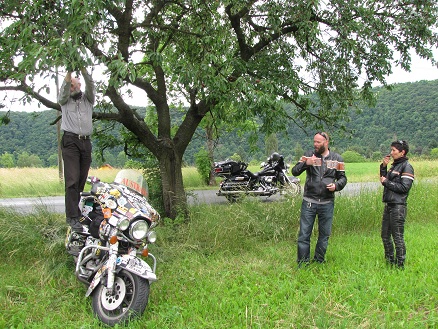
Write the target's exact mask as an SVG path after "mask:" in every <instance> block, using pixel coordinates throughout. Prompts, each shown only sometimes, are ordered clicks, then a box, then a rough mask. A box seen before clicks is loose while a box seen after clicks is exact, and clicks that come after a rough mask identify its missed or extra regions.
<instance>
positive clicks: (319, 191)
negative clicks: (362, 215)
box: [292, 132, 347, 266]
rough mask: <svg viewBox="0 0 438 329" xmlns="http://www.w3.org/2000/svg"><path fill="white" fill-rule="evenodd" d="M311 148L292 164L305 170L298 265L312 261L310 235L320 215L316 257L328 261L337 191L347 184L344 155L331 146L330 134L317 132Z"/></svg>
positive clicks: (297, 169)
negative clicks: (326, 257)
mask: <svg viewBox="0 0 438 329" xmlns="http://www.w3.org/2000/svg"><path fill="white" fill-rule="evenodd" d="M313 147H314V149H313V150H312V151H308V152H307V153H306V154H305V155H304V156H303V157H301V159H300V161H299V162H298V163H297V164H296V165H295V166H294V167H293V168H292V174H293V175H294V176H299V175H300V174H301V173H302V172H304V171H306V184H305V185H304V194H303V202H302V205H301V216H300V231H299V234H298V257H297V262H298V265H299V266H301V265H303V264H308V263H309V262H310V236H311V235H312V230H313V226H314V224H315V219H316V216H318V231H319V232H318V233H319V235H318V241H317V243H316V247H315V255H314V258H313V260H314V261H315V262H318V263H324V262H325V254H326V251H327V246H328V240H329V237H330V234H331V231H332V222H333V210H334V201H335V191H340V190H342V189H343V188H344V187H345V185H346V184H347V176H346V175H345V165H344V160H343V159H342V157H341V156H340V155H339V154H337V153H335V152H331V151H330V149H329V136H328V134H327V133H325V132H317V133H316V134H315V135H314V136H313Z"/></svg>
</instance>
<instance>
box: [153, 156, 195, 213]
mask: <svg viewBox="0 0 438 329" xmlns="http://www.w3.org/2000/svg"><path fill="white" fill-rule="evenodd" d="M158 160H159V163H160V173H161V181H162V186H163V203H164V211H165V216H166V217H169V218H172V219H175V218H176V217H177V215H183V216H184V217H187V215H188V211H187V210H188V209H187V197H186V193H185V190H184V184H183V176H182V157H180V156H178V155H176V154H175V151H173V150H168V151H167V152H163V153H162V155H161V156H160V157H159V159H158Z"/></svg>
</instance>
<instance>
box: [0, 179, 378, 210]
mask: <svg viewBox="0 0 438 329" xmlns="http://www.w3.org/2000/svg"><path fill="white" fill-rule="evenodd" d="M379 186H380V183H378V182H375V183H374V182H372V183H348V184H347V185H346V186H345V188H344V189H343V190H342V191H340V192H336V194H337V196H339V197H343V196H353V195H357V194H359V193H361V192H362V191H370V190H377V188H378V187H379ZM216 192H217V190H195V191H191V192H189V193H188V197H187V201H188V203H189V204H191V205H194V204H204V203H207V204H213V203H214V204H227V203H228V201H227V200H226V199H225V197H223V196H217V195H216ZM297 197H299V196H297ZM280 198H282V196H280V195H273V196H271V197H258V198H257V199H259V200H260V201H261V202H275V201H278V200H279V199H280ZM0 207H2V208H8V209H11V210H13V211H15V212H18V213H23V214H30V213H36V212H38V211H39V210H44V211H48V212H54V213H64V212H65V206H64V196H55V197H40V198H13V199H0Z"/></svg>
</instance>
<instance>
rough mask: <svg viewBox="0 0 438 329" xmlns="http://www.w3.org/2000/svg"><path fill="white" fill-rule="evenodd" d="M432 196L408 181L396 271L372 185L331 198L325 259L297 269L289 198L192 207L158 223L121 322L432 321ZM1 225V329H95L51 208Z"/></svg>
mask: <svg viewBox="0 0 438 329" xmlns="http://www.w3.org/2000/svg"><path fill="white" fill-rule="evenodd" d="M417 167H420V166H416V169H417ZM430 171H432V170H430ZM425 172H427V171H425ZM418 175H420V172H418ZM420 176H422V175H420ZM426 177H427V176H425V178H426ZM437 200H438V184H436V182H432V183H431V182H429V181H427V180H423V179H420V180H419V181H418V182H417V183H416V184H415V185H414V187H413V189H412V191H411V194H410V196H409V206H408V207H409V210H408V217H407V223H406V234H405V237H406V244H407V260H406V268H405V270H404V271H402V270H398V269H395V268H391V267H388V266H387V265H386V264H385V262H384V258H383V247H382V243H381V240H380V221H381V214H382V210H383V205H382V203H381V190H379V191H377V192H369V193H362V194H360V195H359V196H354V197H347V196H340V197H338V198H337V200H336V207H335V220H334V224H333V234H332V237H331V238H330V243H329V249H328V253H327V263H325V264H322V265H317V264H311V265H310V266H308V267H305V268H301V269H298V268H297V266H296V263H295V258H296V235H297V229H298V220H299V207H300V200H299V199H291V200H286V201H283V202H258V201H256V202H254V201H253V202H250V201H245V202H243V203H241V204H230V205H228V204H223V205H196V206H192V207H190V220H189V221H187V222H172V221H170V220H164V221H163V223H162V224H161V225H160V226H158V227H157V229H156V230H157V233H158V236H159V239H158V242H157V244H156V245H154V246H153V248H152V249H151V252H153V253H154V255H155V256H156V257H157V259H158V267H157V275H158V278H159V281H158V282H156V283H154V284H153V285H152V286H151V295H150V299H149V305H148V307H147V309H146V312H145V314H144V315H143V316H142V317H141V318H140V319H138V320H137V321H135V322H133V323H131V324H130V325H129V328H131V329H137V328H138V329H140V328H141V329H143V328H160V329H163V328H169V329H180V328H181V329H186V328H190V329H197V328H199V329H206V328H211V329H216V328H218V329H222V328H239V329H240V328H246V329H249V328H251V329H253V328H254V329H255V328H266V329H272V328H285V329H288V328H313V329H315V328H318V329H322V328H324V329H325V328H364V329H368V328H369V329H374V328H397V329H398V328H412V329H414V328H437V327H438V274H437V270H436V266H437V265H436V264H437V263H438V255H437V247H438V244H437V236H438V207H437V206H436V203H437ZM0 227H2V230H1V231H0V245H1V246H2V256H3V261H2V262H0V278H1V285H0V310H1V311H0V328H31V329H34V328H38V329H39V328H41V329H43V328H103V326H101V325H100V324H99V322H98V321H97V320H96V319H95V318H94V317H93V315H92V311H91V299H89V298H85V297H84V294H85V292H86V287H85V286H84V285H83V284H81V283H80V282H78V281H77V280H76V279H75V277H74V275H73V271H74V263H73V261H72V259H71V258H70V256H68V255H67V253H66V252H65V251H64V247H63V240H64V231H65V223H64V218H63V216H62V215H60V214H51V213H47V212H44V211H43V210H41V212H40V213H37V214H33V215H29V216H19V215H18V214H15V213H11V212H9V211H7V210H4V209H0ZM315 241H316V236H313V237H312V246H314V243H315Z"/></svg>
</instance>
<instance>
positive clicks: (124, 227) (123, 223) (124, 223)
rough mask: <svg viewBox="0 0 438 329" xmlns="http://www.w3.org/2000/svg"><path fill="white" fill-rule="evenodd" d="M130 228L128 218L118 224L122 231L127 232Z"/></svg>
mask: <svg viewBox="0 0 438 329" xmlns="http://www.w3.org/2000/svg"><path fill="white" fill-rule="evenodd" d="M128 226H129V219H127V218H121V219H120V220H119V222H118V223H117V227H118V228H119V230H120V231H124V230H126V229H127V228H128Z"/></svg>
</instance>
